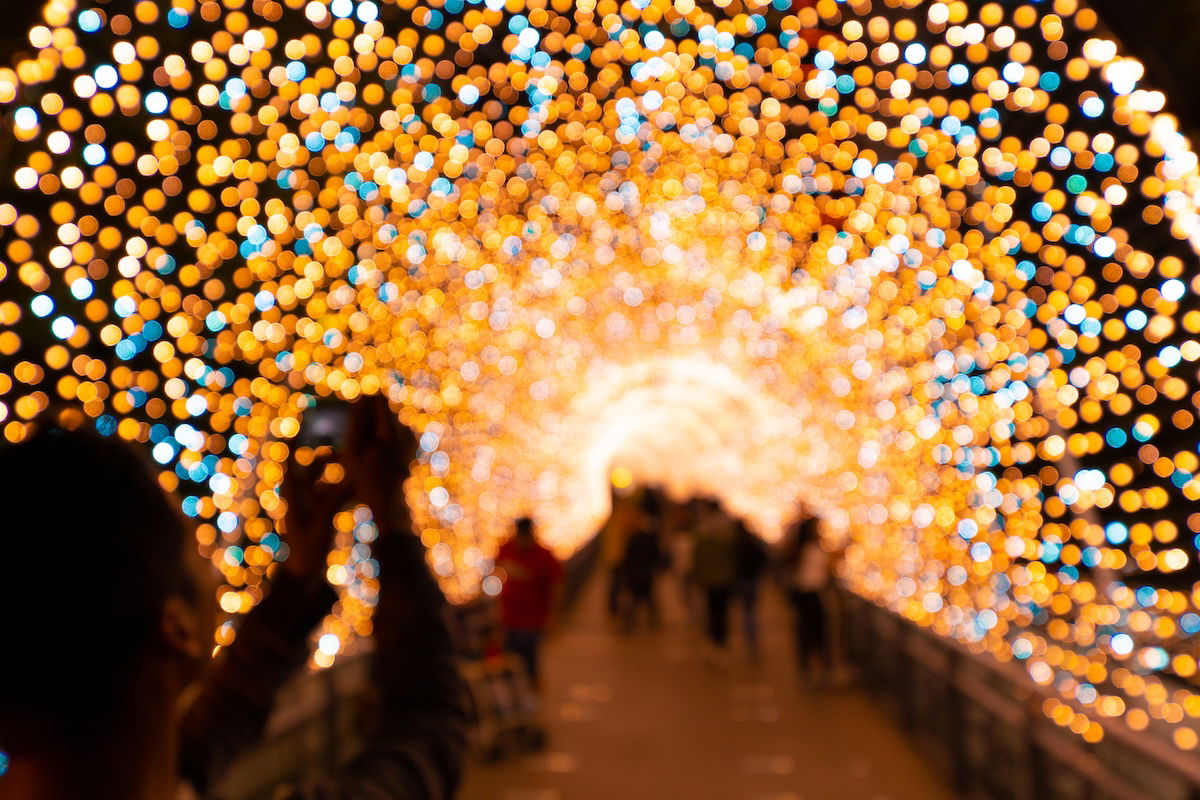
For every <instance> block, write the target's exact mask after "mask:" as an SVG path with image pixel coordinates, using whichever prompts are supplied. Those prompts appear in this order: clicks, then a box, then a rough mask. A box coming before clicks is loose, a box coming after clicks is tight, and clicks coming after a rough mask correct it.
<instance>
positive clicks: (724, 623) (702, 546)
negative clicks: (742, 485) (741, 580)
mask: <svg viewBox="0 0 1200 800" xmlns="http://www.w3.org/2000/svg"><path fill="white" fill-rule="evenodd" d="M693 558H694V562H693V568H692V570H693V575H694V577H695V581H696V585H697V586H698V587H699V588H700V591H701V592H702V593H703V595H704V598H705V605H706V609H707V620H706V622H707V629H706V633H707V636H708V645H709V648H708V650H707V652H706V653H705V656H706V658H708V660H709V661H710V662H711V663H713V664H714V665H716V666H725V665H727V664H728V662H729V598H730V595H731V594H732V593H733V586H734V582H735V581H736V580H737V563H736V553H735V550H734V531H733V524H732V522H731V520H730V519H729V518H728V517H727V516H726V515H725V513H724V512H723V511H722V510H721V507H720V505H719V504H718V503H717V501H715V500H706V501H705V502H704V505H703V511H702V513H701V516H700V520H699V524H698V525H697V528H696V548H695V552H694V554H693Z"/></svg>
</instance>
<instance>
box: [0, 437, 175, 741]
mask: <svg viewBox="0 0 1200 800" xmlns="http://www.w3.org/2000/svg"><path fill="white" fill-rule="evenodd" d="M39 428H40V429H39V430H38V432H37V433H35V434H34V435H33V436H32V437H31V438H29V439H28V440H26V441H24V442H21V443H20V444H16V445H12V446H8V447H5V448H3V449H0V509H2V511H0V565H2V566H0V569H2V570H3V578H2V579H0V621H2V622H0V624H2V625H3V630H4V636H5V653H4V657H3V658H0V747H2V748H4V749H6V750H8V751H10V752H22V751H31V750H39V749H44V748H46V747H55V746H58V745H60V744H61V743H63V742H64V741H68V740H75V741H79V742H86V741H87V740H88V739H89V738H90V737H93V736H96V735H97V734H99V733H101V732H103V731H105V730H107V729H111V726H112V725H113V723H114V721H115V720H116V719H117V718H118V715H119V714H120V713H121V711H122V708H123V706H126V705H127V704H128V702H129V698H130V693H131V691H132V690H133V688H134V687H133V685H132V680H131V679H132V677H133V676H134V674H135V673H136V668H137V666H138V664H139V661H140V659H141V658H142V656H143V655H144V654H145V652H146V650H147V647H148V646H149V645H150V644H151V642H152V637H153V636H155V634H156V633H157V631H158V627H159V624H160V619H161V613H162V608H163V605H164V603H165V601H166V598H167V597H168V596H169V595H171V594H181V595H184V596H194V594H195V586H194V583H193V581H192V580H191V579H190V578H189V577H188V572H187V570H186V567H185V563H184V558H183V555H184V547H185V540H186V539H187V536H186V532H187V528H186V526H185V525H184V522H183V518H182V516H180V514H179V513H178V512H177V511H176V509H175V506H174V504H173V503H172V502H171V501H170V500H169V499H168V497H167V495H166V494H165V493H164V492H163V490H162V489H161V488H160V487H159V485H158V484H157V483H156V481H155V480H154V478H153V477H151V474H150V472H149V470H148V468H147V463H146V462H145V461H144V460H143V458H142V456H141V455H139V454H138V453H137V452H136V451H135V450H134V449H133V448H132V447H131V446H130V445H128V444H126V443H124V442H121V441H119V440H115V439H108V438H105V437H102V436H100V435H99V434H98V433H95V432H94V431H85V430H82V429H80V430H66V429H64V428H62V427H57V426H54V425H44V424H43V425H40V426H39ZM64 676H65V678H64Z"/></svg>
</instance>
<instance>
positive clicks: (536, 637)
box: [496, 517, 562, 686]
mask: <svg viewBox="0 0 1200 800" xmlns="http://www.w3.org/2000/svg"><path fill="white" fill-rule="evenodd" d="M496 566H497V567H498V568H499V569H501V570H503V571H504V574H505V577H504V587H503V589H501V591H500V622H501V623H502V624H503V625H504V628H505V630H506V631H507V637H506V639H507V642H506V643H507V649H508V650H509V651H510V652H513V653H515V654H516V655H517V656H518V657H520V659H521V660H522V661H523V662H524V663H525V667H526V669H527V670H528V671H529V677H530V678H531V679H532V680H533V683H534V686H540V675H539V672H538V652H539V650H540V648H541V642H542V637H543V636H544V634H545V632H546V630H547V628H548V627H549V625H550V622H551V620H552V618H553V616H554V612H555V610H556V609H557V606H558V589H559V586H560V585H561V582H562V565H561V564H559V563H558V559H557V558H555V557H554V554H553V553H551V552H550V551H549V550H548V549H546V548H545V547H544V546H542V545H541V544H540V543H539V542H538V541H537V539H535V538H534V536H533V520H531V519H529V518H528V517H522V518H521V519H518V520H517V522H516V534H515V535H514V536H513V537H512V538H511V539H509V540H508V541H507V542H505V543H504V544H503V545H501V547H500V552H499V553H497V554H496Z"/></svg>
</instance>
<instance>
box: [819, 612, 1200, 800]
mask: <svg viewBox="0 0 1200 800" xmlns="http://www.w3.org/2000/svg"><path fill="white" fill-rule="evenodd" d="M837 606H838V607H839V609H840V611H839V620H838V623H839V625H838V627H839V628H840V630H841V635H842V637H843V639H844V641H845V645H846V652H847V655H848V657H849V658H850V660H851V662H852V663H853V664H854V666H855V667H856V668H857V670H858V672H859V674H860V676H861V679H862V683H863V685H864V687H865V688H866V689H867V690H869V691H870V692H872V693H873V694H874V695H875V696H876V697H877V698H878V699H879V701H880V703H881V704H882V705H883V706H884V707H885V708H887V709H889V710H890V711H891V712H892V714H893V715H894V716H895V717H896V718H897V719H898V721H899V722H900V724H901V725H902V726H903V727H904V728H905V729H906V730H907V731H908V733H909V734H910V735H911V736H912V739H913V741H914V742H915V743H916V744H917V746H918V747H919V748H920V749H921V750H922V751H924V753H925V754H926V755H927V756H928V757H929V758H930V760H931V761H932V762H933V763H934V764H935V765H937V766H938V767H939V768H940V769H941V770H942V772H943V774H945V775H947V776H949V777H950V779H951V782H952V785H953V787H954V788H955V790H956V791H957V792H958V793H959V794H960V795H961V796H962V797H964V798H970V799H971V800H975V798H980V799H984V798H986V800H1200V759H1197V758H1196V757H1195V756H1192V755H1188V754H1185V753H1183V752H1181V751H1179V750H1177V749H1175V748H1173V747H1172V746H1171V745H1170V744H1169V743H1167V742H1165V741H1163V740H1161V739H1159V738H1157V737H1154V736H1148V735H1143V734H1141V733H1138V732H1134V731H1131V730H1129V729H1128V728H1125V727H1124V726H1123V725H1121V724H1120V723H1113V724H1110V725H1106V727H1105V733H1106V735H1105V737H1104V738H1103V739H1102V740H1101V741H1100V742H1098V743H1095V744H1089V743H1088V742H1086V741H1084V739H1083V738H1081V737H1080V736H1077V735H1075V734H1073V733H1071V732H1070V731H1069V730H1065V729H1063V728H1061V727H1059V726H1058V725H1056V724H1055V723H1054V722H1053V721H1052V720H1050V719H1049V718H1048V717H1046V715H1045V714H1044V713H1043V712H1042V703H1043V702H1044V701H1045V700H1046V699H1047V698H1048V697H1049V695H1047V694H1045V692H1044V690H1042V689H1041V688H1040V687H1039V686H1037V685H1036V684H1035V683H1034V682H1033V681H1032V680H1031V679H1030V678H1029V676H1028V675H1027V674H1026V672H1025V670H1023V669H1022V668H1021V667H1020V666H1019V665H1017V664H1011V663H1009V664H1006V663H1001V662H1000V661H997V660H995V659H993V658H991V657H990V656H988V655H987V654H979V653H974V652H971V651H970V650H968V649H967V648H966V647H965V646H963V645H962V644H960V643H958V642H956V641H953V640H951V639H948V638H946V637H942V636H938V635H937V634H935V633H933V632H931V631H928V630H926V629H924V628H921V627H920V626H917V625H915V624H913V623H910V622H908V621H907V620H904V619H902V618H901V617H898V616H897V615H895V614H894V613H892V612H891V611H889V610H887V609H883V608H879V607H877V606H875V605H873V604H872V603H870V602H868V601H866V600H864V599H863V598H861V597H858V596H857V595H853V594H850V593H848V592H844V591H843V592H839V595H838V603H837Z"/></svg>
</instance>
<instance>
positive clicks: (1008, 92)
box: [0, 0, 1200, 749]
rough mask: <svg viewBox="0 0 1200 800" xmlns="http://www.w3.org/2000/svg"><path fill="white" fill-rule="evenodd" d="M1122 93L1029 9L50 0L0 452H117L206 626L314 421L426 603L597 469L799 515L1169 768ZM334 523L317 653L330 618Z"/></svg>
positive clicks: (1163, 373)
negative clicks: (401, 479) (37, 429)
mask: <svg viewBox="0 0 1200 800" xmlns="http://www.w3.org/2000/svg"><path fill="white" fill-rule="evenodd" d="M118 6H119V7H118ZM1143 77H1144V68H1143V66H1142V64H1140V63H1139V62H1138V61H1137V60H1135V59H1133V58H1130V57H1129V56H1127V55H1125V54H1123V53H1122V52H1121V50H1120V48H1119V47H1118V46H1117V44H1116V43H1115V39H1114V38H1113V37H1112V36H1111V35H1109V34H1108V33H1106V32H1105V31H1104V30H1103V29H1102V28H1101V26H1100V23H1099V21H1098V20H1097V17H1096V15H1095V14H1094V13H1093V12H1092V11H1091V10H1090V9H1088V8H1087V7H1085V6H1084V5H1083V4H1081V3H1079V2H1076V0H1054V2H1044V3H1038V4H1025V5H1021V4H1003V5H1001V4H1000V3H986V4H976V3H971V4H968V3H966V2H960V1H955V2H933V1H932V0H930V1H928V2H926V1H924V0H886V2H883V1H882V0H880V1H879V2H869V1H868V0H849V1H848V2H835V1H834V0H816V2H810V1H809V0H767V2H763V1H762V0H713V2H711V3H697V2H696V0H673V2H668V1H667V0H628V2H624V3H618V2H616V0H574V2H570V1H569V0H482V2H479V1H478V0H426V2H417V0H395V2H379V3H376V2H371V0H332V2H324V1H323V0H283V2H275V0H253V2H243V0H223V1H222V2H217V0H205V1H204V2H195V1H194V0H172V2H171V3H155V2H150V1H149V0H141V2H134V3H122V4H112V5H103V4H102V5H96V6H92V5H91V4H89V3H82V4H77V3H75V2H71V1H70V0H51V1H50V2H48V3H46V5H45V6H44V9H43V10H42V14H41V19H40V20H39V22H38V23H37V24H36V25H35V26H34V27H32V28H31V30H30V31H29V36H28V47H27V48H26V51H25V52H24V53H22V54H17V55H16V56H15V57H14V59H13V61H12V62H11V67H5V68H3V69H0V103H2V104H3V105H2V106H0V108H3V112H4V119H5V122H6V125H7V126H8V128H9V129H10V130H11V133H10V134H6V135H7V136H8V137H9V140H10V141H9V142H8V144H10V145H11V147H10V148H9V149H8V151H7V153H6V155H4V156H3V158H4V159H6V160H5V162H4V164H3V170H4V173H3V180H4V181H6V182H8V183H6V187H7V188H6V190H5V191H4V193H3V199H4V201H5V202H3V204H2V205H0V225H3V229H4V240H3V256H2V258H3V262H2V263H0V298H2V299H0V326H2V327H0V427H2V430H3V435H4V436H5V437H6V438H7V439H9V440H12V441H16V440H20V439H21V438H22V437H23V436H24V435H25V434H26V431H27V425H28V423H29V421H30V420H31V419H33V418H34V417H35V416H36V415H37V414H38V413H39V412H40V411H41V410H42V409H43V408H45V407H46V406H47V405H48V404H50V403H51V402H53V401H56V400H68V401H72V402H75V403H78V404H80V405H82V407H83V408H84V410H85V411H86V413H87V414H88V415H89V416H90V417H92V418H94V420H95V424H96V425H97V427H98V428H99V430H101V431H102V432H104V433H106V434H110V435H115V436H120V437H122V438H125V439H129V440H136V441H139V442H143V443H145V444H146V446H147V448H148V452H149V453H150V454H151V455H152V457H153V458H154V459H155V460H156V461H157V462H158V463H159V464H161V465H162V474H161V482H162V485H163V486H164V488H166V489H169V490H172V491H176V492H178V494H179V496H180V498H181V502H182V507H183V510H184V512H185V513H186V514H188V515H189V516H191V517H193V518H195V520H196V521H197V537H198V540H199V545H200V547H201V549H202V551H203V552H204V553H205V554H206V555H208V556H210V557H211V558H212V559H213V562H214V563H215V564H216V565H218V567H219V568H220V569H221V570H222V572H223V574H224V575H225V578H226V580H227V586H226V587H225V588H224V590H223V594H222V597H221V605H222V607H223V608H224V609H225V610H226V611H228V612H230V613H239V612H244V611H246V610H248V609H249V608H251V607H252V606H253V604H254V603H255V602H257V600H258V599H259V598H260V597H261V596H262V589H261V586H262V583H263V581H264V579H265V578H266V577H267V576H268V574H269V572H270V570H271V567H272V565H273V564H275V563H277V562H278V561H279V560H281V559H282V558H285V557H286V536H283V537H281V536H280V533H279V531H277V521H278V520H279V519H280V517H281V516H282V513H283V507H282V502H281V501H280V499H279V496H278V493H277V489H278V485H279V481H280V477H281V474H282V467H281V465H282V463H283V462H284V461H285V460H286V458H287V454H288V451H289V448H288V442H289V440H291V439H292V437H294V436H295V435H296V433H297V432H298V430H299V424H298V419H299V417H300V415H301V414H302V412H303V410H304V409H305V408H306V407H308V406H309V405H310V404H312V403H313V402H314V399H315V398H317V397H321V396H326V395H337V396H339V397H342V398H345V399H353V398H355V397H357V396H359V395H361V394H375V393H385V394H386V395H387V396H388V397H389V398H390V399H391V400H392V402H393V403H394V405H395V407H396V409H397V413H398V414H399V415H400V416H401V418H402V419H403V420H404V421H405V422H406V423H408V424H410V425H412V426H414V428H416V429H417V430H419V431H421V433H422V447H423V453H424V455H423V457H422V460H421V465H420V468H419V470H418V471H417V474H415V475H414V477H413V478H412V480H411V481H410V484H409V486H408V492H409V496H410V499H411V501H412V503H413V505H414V507H415V508H416V510H417V517H418V519H417V522H418V525H419V527H420V529H421V532H422V534H421V535H422V538H423V540H424V541H425V543H426V545H427V546H428V547H429V550H430V559H431V563H432V565H433V567H434V569H435V570H436V571H437V572H438V574H439V575H440V576H441V577H442V578H443V580H444V584H445V586H446V588H447V589H448V590H449V591H450V592H451V593H452V594H453V595H454V596H456V597H465V596H468V595H470V594H471V593H472V592H474V591H475V590H476V587H478V585H479V583H480V581H481V580H482V579H483V578H484V576H486V575H487V574H488V573H489V571H490V568H491V562H490V560H489V556H490V555H491V554H493V553H494V550H495V546H496V541H497V537H499V536H501V535H503V534H504V533H505V532H506V529H507V525H508V523H509V520H511V519H512V517H513V516H515V515H516V514H518V513H525V512H528V511H532V512H533V513H534V514H535V515H536V516H537V517H538V519H539V522H540V529H541V531H542V533H543V535H544V537H545V538H546V539H547V541H549V542H550V543H551V544H552V545H553V546H554V547H555V548H556V549H557V550H558V551H559V552H560V553H562V554H566V553H568V552H570V551H571V550H573V549H574V548H576V547H578V546H579V545H580V544H581V543H582V542H584V541H585V540H586V539H587V537H589V536H590V535H591V534H592V533H593V531H594V530H595V527H596V525H597V524H598V522H599V520H600V519H601V518H602V517H603V516H604V514H605V513H606V511H607V507H606V504H607V499H606V498H607V491H608V487H607V480H608V478H609V476H610V474H611V471H612V470H613V469H614V468H617V469H619V470H624V472H622V473H621V474H622V476H623V480H630V481H633V480H638V481H657V482H662V483H663V484H665V485H667V486H668V487H669V488H671V490H672V491H675V492H677V493H680V494H684V493H687V492H693V491H704V492H717V493H719V494H720V495H721V496H722V497H723V498H724V499H725V500H726V502H727V503H728V504H729V505H730V506H731V507H732V508H734V509H736V510H738V511H739V512H741V513H744V514H746V515H747V516H748V517H749V518H750V519H751V521H752V522H753V523H754V525H755V526H756V527H757V529H758V530H759V532H760V533H762V535H764V536H765V537H767V538H773V537H776V536H778V533H779V530H780V526H781V525H782V524H783V523H784V522H785V521H786V519H787V517H788V514H789V513H791V510H792V509H793V508H794V506H795V503H796V502H797V501H798V500H803V501H804V502H806V503H808V504H810V505H812V506H814V507H817V508H820V509H821V510H822V512H823V514H824V515H825V517H826V518H827V519H828V521H829V522H830V526H829V527H830V530H831V535H832V536H834V537H836V538H838V539H839V540H840V541H841V542H842V543H844V544H845V545H846V548H847V549H846V553H847V557H846V560H845V565H844V575H843V578H844V580H845V582H846V583H847V585H848V586H849V587H850V588H851V589H853V590H854V591H856V592H858V593H860V594H862V595H864V596H866V597H869V598H872V599H873V600H875V601H876V602H878V603H880V604H882V605H885V606H887V607H889V608H891V609H893V610H894V611H895V612H896V613H898V614H901V615H903V616H904V617H906V618H908V619H911V620H913V621H915V622H917V623H919V624H921V625H924V626H928V627H930V628H931V629H933V630H934V631H936V632H938V633H939V634H942V635H944V636H948V637H953V638H956V639H958V640H960V641H962V642H964V643H965V644H966V645H967V646H969V647H971V648H972V649H973V650H976V651H979V652H985V651H986V652H989V653H991V654H992V655H993V656H994V657H996V658H999V659H1002V660H1017V661H1020V662H1022V663H1023V664H1024V666H1025V668H1026V669H1027V670H1028V672H1029V675H1030V676H1031V677H1032V678H1033V680H1035V681H1036V682H1037V683H1039V684H1041V685H1043V686H1045V687H1046V689H1047V692H1049V693H1050V694H1052V695H1053V698H1052V699H1050V700H1048V701H1047V703H1046V704H1045V706H1044V711H1045V713H1046V714H1047V715H1048V716H1050V717H1051V718H1052V719H1054V720H1055V721H1058V722H1059V723H1060V724H1062V725H1063V726H1064V727H1066V728H1069V729H1070V730H1073V731H1075V732H1076V733H1078V734H1080V735H1081V736H1083V737H1084V738H1085V739H1088V740H1096V739H1098V738H1099V737H1101V736H1102V735H1103V730H1104V728H1103V725H1104V724H1105V723H1106V721H1108V720H1110V719H1111V720H1121V723H1122V724H1125V725H1128V726H1129V727H1131V728H1133V729H1135V730H1141V729H1145V728H1147V727H1150V726H1153V727H1154V728H1155V729H1156V730H1157V729H1160V728H1161V729H1162V731H1163V732H1164V735H1165V736H1168V737H1169V738H1170V739H1171V740H1172V741H1174V742H1175V743H1176V744H1177V745H1178V746H1179V747H1181V748H1183V749H1193V748H1195V747H1196V742H1197V737H1196V736H1195V734H1194V733H1193V732H1192V730H1191V728H1192V724H1191V720H1192V719H1193V718H1195V717H1196V716H1197V715H1200V696H1198V695H1197V693H1196V681H1197V677H1196V659H1197V657H1198V654H1197V652H1196V645H1195V637H1194V636H1193V634H1195V633H1196V632H1197V631H1200V584H1197V582H1196V581H1197V579H1198V578H1200V569H1197V566H1196V563H1195V562H1196V557H1197V549H1198V547H1200V539H1198V538H1197V535H1198V534H1200V512H1195V511H1193V509H1194V508H1195V500H1196V499H1197V498H1198V497H1200V481H1197V478H1196V473H1197V470H1198V469H1200V457H1198V454H1197V435H1196V429H1195V428H1194V423H1195V416H1196V414H1197V405H1198V402H1197V401H1198V400H1200V396H1198V395H1197V390H1198V389H1200V387H1198V386H1197V373H1196V368H1195V365H1194V362H1196V360H1197V359H1200V340H1198V338H1197V333H1198V332H1200V308H1198V307H1197V303H1196V293H1197V291H1198V290H1200V271H1198V270H1197V269H1196V249H1197V248H1198V247H1200V217H1198V216H1197V210H1196V197H1197V196H1198V195H1197V189H1200V172H1198V170H1197V158H1196V154H1195V152H1194V151H1193V149H1192V146H1191V143H1190V142H1189V141H1188V140H1187V139H1186V138H1185V137H1184V136H1183V134H1182V133H1181V132H1180V130H1179V124H1178V123H1177V121H1176V120H1175V119H1174V118H1173V117H1172V116H1171V115H1170V114H1169V113H1167V112H1166V111H1165V110H1164V109H1165V108H1166V107H1167V106H1168V105H1169V103H1168V100H1167V98H1165V97H1164V95H1163V94H1162V93H1161V92H1158V91H1155V90H1154V89H1153V88H1152V87H1149V86H1144V85H1143V83H1142V79H1143ZM337 525H338V529H339V538H338V550H337V551H336V552H335V553H334V554H333V555H332V556H331V561H330V565H329V571H328V577H329V578H330V580H331V581H332V582H333V583H335V584H337V585H339V586H341V587H343V602H342V603H341V604H340V605H339V613H338V614H337V615H334V616H331V617H330V618H329V619H328V620H326V622H325V625H324V627H323V629H322V632H321V636H320V638H319V640H318V641H319V644H318V647H317V652H316V654H315V655H314V660H315V663H316V664H318V665H327V664H329V663H332V661H333V659H334V657H335V656H336V655H337V653H339V652H342V651H344V650H345V649H347V648H350V649H353V647H354V641H355V638H356V634H365V633H368V632H369V631H370V607H371V605H372V604H373V601H374V592H375V591H376V585H375V583H374V578H375V574H374V572H375V570H376V565H375V563H374V562H373V561H372V559H371V558H370V542H371V540H372V539H373V537H374V529H373V526H372V525H371V523H370V518H369V514H368V513H367V512H366V511H365V509H357V510H354V511H347V512H345V513H343V514H341V515H339V517H338V519H337ZM46 568H47V569H52V563H48V564H47V565H46ZM48 579H50V577H49V576H48ZM232 635H233V629H232V626H230V625H225V626H223V627H222V629H221V630H220V631H218V641H219V642H227V641H229V640H230V637H232Z"/></svg>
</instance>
